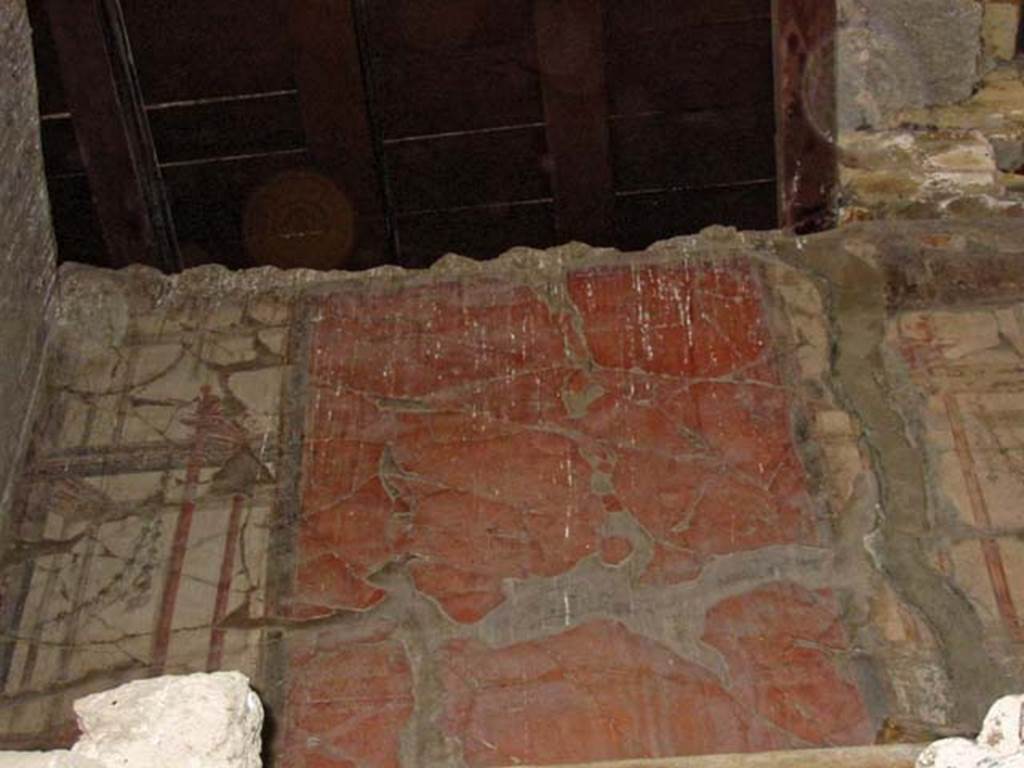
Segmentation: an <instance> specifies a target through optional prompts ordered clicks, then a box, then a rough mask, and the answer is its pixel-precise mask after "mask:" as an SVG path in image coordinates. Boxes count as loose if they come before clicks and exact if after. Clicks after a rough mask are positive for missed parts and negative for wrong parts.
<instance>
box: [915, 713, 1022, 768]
mask: <svg viewBox="0 0 1024 768" xmlns="http://www.w3.org/2000/svg"><path fill="white" fill-rule="evenodd" d="M917 768H1024V696H1006V697H1004V698H1002V699H1000V700H999V701H997V702H996V703H995V704H993V705H992V708H991V709H990V710H989V712H988V715H987V716H986V717H985V724H984V725H983V726H982V729H981V734H980V735H979V736H978V739H977V741H969V740H968V739H943V740H942V741H937V742H935V743H934V744H932V745H931V746H930V747H928V749H926V750H925V751H924V752H923V753H922V754H921V756H920V757H919V758H918V760H917Z"/></svg>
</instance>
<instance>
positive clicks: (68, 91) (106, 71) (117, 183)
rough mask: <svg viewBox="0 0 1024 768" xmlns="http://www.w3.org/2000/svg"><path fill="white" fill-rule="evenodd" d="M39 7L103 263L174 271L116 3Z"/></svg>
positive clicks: (166, 216)
mask: <svg viewBox="0 0 1024 768" xmlns="http://www.w3.org/2000/svg"><path fill="white" fill-rule="evenodd" d="M45 8H46V13H47V16H48V18H49V23H50V29H51V32H52V35H53V40H54V45H55V47H56V49H57V58H58V62H59V67H60V72H61V80H62V82H63V85H64V91H65V95H66V99H67V104H68V109H69V111H70V113H71V120H72V123H73V125H74V130H75V135H76V138H77V141H78V146H79V148H80V151H81V157H82V161H83V164H84V167H85V171H86V175H87V177H88V181H89V188H90V192H91V195H92V198H93V204H94V205H95V207H96V210H97V213H98V216H99V220H100V224H101V227H102V230H103V237H104V240H105V242H106V245H107V250H108V259H109V265H110V266H114V267H121V266H125V265H128V264H131V263H137V262H142V263H145V264H148V265H150V266H153V267H156V268H157V269H161V270H164V271H168V272H171V271H177V270H179V269H181V266H182V265H181V258H180V254H179V252H178V245H177V240H176V237H175V230H174V223H173V219H172V216H171V209H170V205H169V203H168V199H167V193H166V190H165V187H164V183H163V179H162V178H161V174H160V167H159V165H158V163H157V156H156V151H155V149H154V146H153V137H152V135H151V132H150V127H149V121H148V119H147V116H146V111H145V109H144V106H143V100H142V93H141V89H140V88H139V81H138V75H137V73H136V70H135V63H134V61H133V59H132V52H131V45H130V44H129V41H128V36H127V33H126V31H125V25H124V17H123V14H122V10H121V5H120V0H46V3H45ZM72 257H73V254H72Z"/></svg>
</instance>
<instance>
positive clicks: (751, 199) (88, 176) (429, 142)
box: [29, 0, 825, 269]
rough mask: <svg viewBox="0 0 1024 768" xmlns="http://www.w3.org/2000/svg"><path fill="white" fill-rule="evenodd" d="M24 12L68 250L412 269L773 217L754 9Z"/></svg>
mask: <svg viewBox="0 0 1024 768" xmlns="http://www.w3.org/2000/svg"><path fill="white" fill-rule="evenodd" d="M29 5H30V12H31V14H32V18H33V22H34V27H35V34H36V51H37V65H38V71H39V81H40V101H41V111H42V114H43V123H42V125H43V148H44V153H45V158H46V170H47V176H48V179H49V185H50V193H51V200H52V205H53V210H54V221H55V227H56V231H57V236H58V243H59V247H60V253H61V255H62V258H64V259H69V260H76V261H86V262H92V263H97V264H109V265H119V264H123V263H126V262H129V261H142V262H148V263H151V264H153V265H155V266H159V267H161V268H165V269H173V268H177V267H181V266H193V265H196V264H200V263H205V262H219V263H223V264H226V265H228V266H230V267H247V266H252V265H254V264H257V263H277V264H279V265H281V266H298V265H303V264H307V265H310V266H317V267H336V268H363V267H369V266H375V265H377V264H382V263H397V264H403V265H406V266H424V265H427V264H429V263H431V262H432V261H434V260H435V259H437V258H438V257H439V256H440V255H442V254H443V253H445V252H448V251H455V252H460V253H464V254H467V255H470V256H473V257H476V258H490V257H493V256H495V255H497V254H498V253H500V252H501V251H502V250H503V249H505V248H507V247H510V246H513V245H532V246H548V245H552V244H555V243H557V242H562V241H564V240H567V239H572V238H576V239H583V240H586V241H588V242H591V243H594V244H600V245H616V246H619V247H622V248H638V247H643V246H645V245H647V244H649V243H650V242H652V241H654V240H657V239H660V238H664V237H668V236H671V235H675V234H681V233H687V232H693V231H696V230H698V229H700V228H701V227H703V226H705V225H708V224H711V223H728V224H735V225H737V226H740V227H744V228H770V227H773V226H775V225H776V223H777V217H776V210H777V204H776V159H775V98H774V90H773V88H774V86H773V58H772V49H773V35H772V12H771V6H772V3H771V0H687V1H686V2H683V1H682V0H353V1H352V2H349V1H348V0H291V2H286V0H29ZM812 5H813V3H812ZM820 5H825V4H824V3H821V4H820ZM90 14H98V15H97V16H96V19H94V21H93V25H94V26H93V29H92V32H91V33H88V32H83V31H82V29H83V26H82V24H81V23H80V21H81V19H83V18H87V17H89V16H90ZM96 25H100V26H104V30H103V32H102V36H101V34H100V31H99V27H98V26H96ZM118 30H120V32H119V31H118ZM101 37H102V40H101ZM100 43H102V44H103V45H105V46H106V53H107V63H106V64H105V65H102V66H101V64H102V62H100V61H99V59H98V58H97V52H96V51H97V46H98V45H100ZM135 102H137V103H135ZM118 109H120V111H118ZM126 116H127V117H126ZM119 191H120V196H119ZM93 201H95V203H94V202H93ZM168 209H169V215H168V216H167V220H168V221H169V220H170V219H173V230H172V231H171V232H170V233H168V232H165V231H164V230H163V229H162V228H163V227H164V226H165V223H164V220H163V219H162V218H161V216H162V215H163V213H164V212H166V211H167V210H168ZM169 250H170V251H173V253H172V254H171V255H168V253H169Z"/></svg>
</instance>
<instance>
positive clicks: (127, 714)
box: [72, 672, 263, 768]
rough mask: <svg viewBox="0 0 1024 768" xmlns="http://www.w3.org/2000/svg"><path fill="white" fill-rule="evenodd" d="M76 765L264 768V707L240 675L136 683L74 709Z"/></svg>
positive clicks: (84, 701) (90, 698) (83, 701)
mask: <svg viewBox="0 0 1024 768" xmlns="http://www.w3.org/2000/svg"><path fill="white" fill-rule="evenodd" d="M75 712H76V714H77V715H78V722H79V726H80V728H81V729H82V738H81V739H79V741H78V743H77V744H75V746H74V748H73V750H72V751H73V753H74V755H75V756H78V757H85V758H90V759H94V760H98V761H100V762H101V764H103V765H104V766H109V767H110V768H115V767H116V768H122V766H123V768H259V766H260V765H261V760H260V747H261V743H260V730H261V728H262V725H263V706H262V704H260V700H259V698H258V697H257V696H256V694H255V693H253V692H252V691H251V690H250V689H249V683H248V680H247V679H246V678H245V676H244V675H241V674H239V673H237V672H216V673H213V674H209V675H206V674H196V675H187V676H180V677H174V676H169V677H159V678H153V679H151V680H138V681H135V682H132V683H127V684H126V685H122V686H121V687H119V688H115V689H114V690H111V691H105V692H103V693H98V694H94V695H92V696H87V697H86V698H84V699H79V700H78V701H77V702H75Z"/></svg>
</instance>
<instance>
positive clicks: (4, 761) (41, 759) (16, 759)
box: [0, 750, 107, 768]
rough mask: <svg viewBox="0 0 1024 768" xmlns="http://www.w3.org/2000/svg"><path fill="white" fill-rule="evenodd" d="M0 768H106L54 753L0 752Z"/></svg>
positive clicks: (58, 752)
mask: <svg viewBox="0 0 1024 768" xmlns="http://www.w3.org/2000/svg"><path fill="white" fill-rule="evenodd" d="M0 768H107V766H105V765H104V764H103V763H98V762H96V761H95V760H90V759H89V758H87V757H82V756H80V755H76V754H73V753H71V752H67V751H65V750H59V751H55V752H0Z"/></svg>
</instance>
